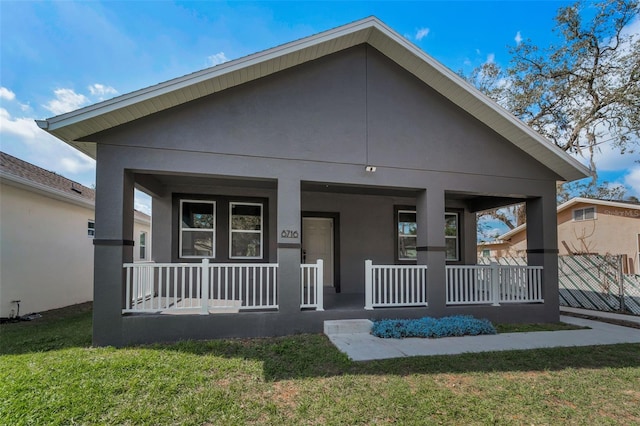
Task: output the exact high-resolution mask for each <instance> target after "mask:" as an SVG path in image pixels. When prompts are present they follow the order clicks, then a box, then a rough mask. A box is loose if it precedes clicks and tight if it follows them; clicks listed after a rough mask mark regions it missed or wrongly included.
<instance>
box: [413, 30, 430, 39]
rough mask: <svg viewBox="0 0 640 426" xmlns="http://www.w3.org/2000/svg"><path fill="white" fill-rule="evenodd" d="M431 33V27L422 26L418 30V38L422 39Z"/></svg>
mask: <svg viewBox="0 0 640 426" xmlns="http://www.w3.org/2000/svg"><path fill="white" fill-rule="evenodd" d="M428 35H429V28H420V29H419V30H418V31H416V40H418V41H420V40H422V39H423V38H425V37H426V36H428Z"/></svg>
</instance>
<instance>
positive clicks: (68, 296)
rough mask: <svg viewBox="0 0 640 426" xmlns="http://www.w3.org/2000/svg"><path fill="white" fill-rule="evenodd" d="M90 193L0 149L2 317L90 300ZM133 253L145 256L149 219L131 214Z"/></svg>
mask: <svg viewBox="0 0 640 426" xmlns="http://www.w3.org/2000/svg"><path fill="white" fill-rule="evenodd" d="M94 205H95V191H94V190H93V189H91V188H87V187H86V186H83V185H80V184H79V183H77V182H74V181H72V180H69V179H67V178H65V177H63V176H60V175H58V174H56V173H53V172H50V171H47V170H44V169H42V168H40V167H37V166H34V165H33V164H30V163H27V162H25V161H23V160H20V159H18V158H16V157H13V156H11V155H8V154H5V153H4V152H0V317H5V318H6V317H12V316H14V315H16V313H17V312H16V311H17V304H16V303H14V301H15V300H20V314H21V315H24V314H27V313H30V312H40V311H45V310H48V309H55V308H60V307H63V306H68V305H73V304H76V303H82V302H87V301H91V300H93V251H94V250H93V235H94V227H95V222H94V218H95V216H94ZM134 218H135V220H134V235H135V236H136V241H135V246H134V258H135V260H136V261H147V260H151V233H150V228H151V217H150V216H148V215H146V214H144V213H142V212H139V211H134Z"/></svg>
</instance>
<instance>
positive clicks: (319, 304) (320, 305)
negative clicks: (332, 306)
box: [316, 259, 324, 311]
mask: <svg viewBox="0 0 640 426" xmlns="http://www.w3.org/2000/svg"><path fill="white" fill-rule="evenodd" d="M317 268H318V269H317V272H316V273H317V275H316V311H324V261H323V260H322V259H318V263H317Z"/></svg>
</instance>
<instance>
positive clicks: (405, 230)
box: [398, 210, 418, 260]
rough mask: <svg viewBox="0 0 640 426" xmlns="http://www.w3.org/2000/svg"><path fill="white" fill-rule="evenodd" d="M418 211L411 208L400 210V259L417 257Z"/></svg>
mask: <svg viewBox="0 0 640 426" xmlns="http://www.w3.org/2000/svg"><path fill="white" fill-rule="evenodd" d="M417 229H418V224H417V223H416V212H415V211H410V210H398V259H399V260H415V259H416V258H417V254H418V253H417V250H416V246H417V241H418V236H417V235H418V234H417Z"/></svg>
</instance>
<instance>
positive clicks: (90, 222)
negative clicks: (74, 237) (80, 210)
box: [87, 219, 96, 238]
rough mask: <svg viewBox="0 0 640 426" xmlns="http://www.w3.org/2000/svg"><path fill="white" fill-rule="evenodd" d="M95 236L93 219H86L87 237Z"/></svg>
mask: <svg viewBox="0 0 640 426" xmlns="http://www.w3.org/2000/svg"><path fill="white" fill-rule="evenodd" d="M95 236H96V222H95V220H93V219H89V220H87V237H89V238H93V237H95Z"/></svg>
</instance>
